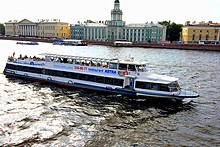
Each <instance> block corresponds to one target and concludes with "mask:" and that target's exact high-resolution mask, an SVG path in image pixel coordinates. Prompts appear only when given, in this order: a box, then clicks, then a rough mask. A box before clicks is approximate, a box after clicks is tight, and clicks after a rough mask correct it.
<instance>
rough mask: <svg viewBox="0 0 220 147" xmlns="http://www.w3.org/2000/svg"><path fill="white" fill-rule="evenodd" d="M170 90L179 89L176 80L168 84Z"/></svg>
mask: <svg viewBox="0 0 220 147" xmlns="http://www.w3.org/2000/svg"><path fill="white" fill-rule="evenodd" d="M168 88H169V90H170V92H174V91H178V90H179V89H180V87H179V84H178V82H172V83H170V84H169V85H168Z"/></svg>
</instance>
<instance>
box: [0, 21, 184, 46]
mask: <svg viewBox="0 0 220 147" xmlns="http://www.w3.org/2000/svg"><path fill="white" fill-rule="evenodd" d="M87 21H90V20H87ZM159 24H161V25H164V26H166V27H167V30H166V40H168V41H170V42H173V41H179V38H180V32H182V26H183V25H182V24H176V23H174V22H171V21H161V22H159ZM0 35H5V26H4V24H1V23H0Z"/></svg>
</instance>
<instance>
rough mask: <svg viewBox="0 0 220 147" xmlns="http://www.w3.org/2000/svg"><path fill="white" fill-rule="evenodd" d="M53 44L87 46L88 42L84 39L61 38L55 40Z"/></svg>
mask: <svg viewBox="0 0 220 147" xmlns="http://www.w3.org/2000/svg"><path fill="white" fill-rule="evenodd" d="M53 45H66V46H87V43H86V41H84V40H75V39H59V40H54V41H53Z"/></svg>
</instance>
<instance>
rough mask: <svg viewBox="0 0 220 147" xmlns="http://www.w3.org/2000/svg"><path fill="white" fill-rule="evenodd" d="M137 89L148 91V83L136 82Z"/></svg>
mask: <svg viewBox="0 0 220 147" xmlns="http://www.w3.org/2000/svg"><path fill="white" fill-rule="evenodd" d="M135 87H136V88H141V89H147V84H146V82H140V81H136V86H135Z"/></svg>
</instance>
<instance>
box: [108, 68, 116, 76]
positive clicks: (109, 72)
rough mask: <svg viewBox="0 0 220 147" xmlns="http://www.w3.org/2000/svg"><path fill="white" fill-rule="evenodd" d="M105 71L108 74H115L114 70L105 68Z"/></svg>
mask: <svg viewBox="0 0 220 147" xmlns="http://www.w3.org/2000/svg"><path fill="white" fill-rule="evenodd" d="M105 73H108V74H114V75H115V74H116V71H115V70H110V69H106V70H105Z"/></svg>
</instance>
